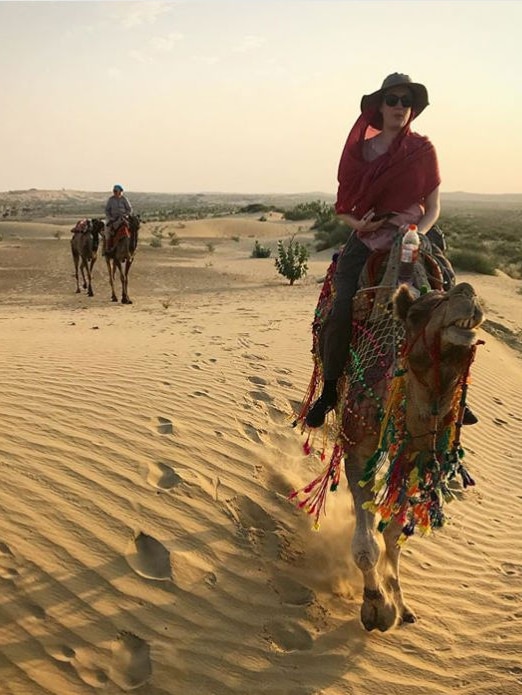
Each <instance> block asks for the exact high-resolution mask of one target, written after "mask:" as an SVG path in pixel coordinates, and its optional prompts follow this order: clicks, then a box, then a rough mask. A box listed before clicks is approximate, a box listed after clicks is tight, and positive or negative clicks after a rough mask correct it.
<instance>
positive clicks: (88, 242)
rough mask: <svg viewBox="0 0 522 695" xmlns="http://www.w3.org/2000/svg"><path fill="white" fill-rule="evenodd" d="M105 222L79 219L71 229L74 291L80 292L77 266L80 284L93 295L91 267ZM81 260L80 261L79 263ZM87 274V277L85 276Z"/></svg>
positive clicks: (88, 293) (94, 260)
mask: <svg viewBox="0 0 522 695" xmlns="http://www.w3.org/2000/svg"><path fill="white" fill-rule="evenodd" d="M104 227H105V224H104V222H103V220H100V219H96V218H94V219H84V220H79V221H78V222H77V223H76V225H75V226H74V227H73V228H72V229H71V232H72V233H73V236H72V237H71V252H72V257H73V261H74V272H75V276H76V293H77V294H79V293H80V281H79V277H78V266H79V267H80V271H81V274H82V280H83V283H82V286H83V289H84V290H85V289H86V290H87V295H88V296H89V297H93V296H94V292H93V289H92V269H93V267H94V264H95V263H96V258H97V252H98V246H99V243H100V236H99V235H100V233H101V232H103V229H104ZM80 261H81V263H80ZM86 276H87V277H86Z"/></svg>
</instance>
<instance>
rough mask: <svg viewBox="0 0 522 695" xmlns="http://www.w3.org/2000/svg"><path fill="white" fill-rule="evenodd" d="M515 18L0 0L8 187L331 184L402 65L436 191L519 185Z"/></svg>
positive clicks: (431, 1) (3, 173)
mask: <svg viewBox="0 0 522 695" xmlns="http://www.w3.org/2000/svg"><path fill="white" fill-rule="evenodd" d="M521 27H522V3H521V2H517V1H505V0H492V1H487V0H484V1H480V0H478V1H471V0H452V1H446V0H403V1H395V0H386V1H384V0H363V1H361V2H359V1H358V0H353V1H350V0H337V1H335V0H171V1H169V2H155V1H152V0H148V1H146V2H132V1H128V0H126V1H125V2H120V1H119V0H105V1H103V0H102V1H94V2H72V1H69V2H67V1H62V2H47V1H39V2H12V1H6V0H4V1H1V0H0V83H1V84H2V92H3V97H2V106H1V113H2V119H1V127H0V152H1V153H2V167H1V168H0V190H9V189H18V188H30V187H34V188H51V189H52V188H74V189H83V190H109V189H110V187H111V186H112V184H113V183H114V182H115V181H121V182H122V183H123V184H124V186H125V187H126V188H127V189H130V190H141V191H156V192H160V191H164V192H186V191H193V192H194V191H221V192H250V193H268V192H274V193H275V192H280V193H294V192H307V191H324V192H329V193H334V192H335V190H336V173H337V164H338V161H339V156H340V154H341V150H342V147H343V145H344V141H345V139H346V136H347V133H348V131H349V129H350V127H351V125H352V124H353V122H354V120H355V119H356V117H357V116H358V114H359V103H360V98H361V96H362V95H363V94H368V93H370V92H373V91H375V90H376V89H378V88H379V87H380V85H381V83H382V80H383V79H384V77H385V76H386V75H387V74H389V73H391V72H395V71H398V72H405V73H408V74H409V75H410V76H411V77H412V79H414V80H415V81H419V82H422V83H424V84H425V85H426V86H427V88H428V92H429V96H430V103H431V105H430V106H429V107H428V108H427V109H426V111H425V112H424V113H423V114H421V116H420V117H419V118H418V120H416V121H415V122H414V130H417V131H418V132H420V133H423V134H425V135H428V136H429V137H430V138H431V140H432V141H433V143H434V144H435V146H436V148H437V151H438V154H439V160H440V168H441V174H442V186H441V188H442V190H443V191H455V190H460V191H463V190H465V191H470V192H475V193H522V175H521V173H520V155H521V153H522V128H521V127H520V123H521V121H522V80H521V78H520V73H521V68H522V52H521V49H520V31H521Z"/></svg>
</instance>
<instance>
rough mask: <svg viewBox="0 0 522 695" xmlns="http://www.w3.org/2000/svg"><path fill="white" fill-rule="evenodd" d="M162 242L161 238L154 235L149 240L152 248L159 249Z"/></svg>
mask: <svg viewBox="0 0 522 695" xmlns="http://www.w3.org/2000/svg"><path fill="white" fill-rule="evenodd" d="M162 244H163V240H162V239H161V237H159V236H154V237H152V239H151V240H150V245H151V246H152V248H153V249H159V248H160V246H161V245H162Z"/></svg>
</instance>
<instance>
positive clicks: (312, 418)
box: [305, 393, 337, 427]
mask: <svg viewBox="0 0 522 695" xmlns="http://www.w3.org/2000/svg"><path fill="white" fill-rule="evenodd" d="M336 403H337V395H336V394H335V396H332V395H326V394H324V393H323V394H321V395H320V396H319V398H318V399H317V400H316V402H315V403H314V404H313V405H312V407H311V408H310V410H309V411H308V413H307V415H306V417H305V422H306V424H307V425H308V427H321V425H324V421H325V418H326V414H327V413H329V412H330V410H333V409H334V408H335V405H336Z"/></svg>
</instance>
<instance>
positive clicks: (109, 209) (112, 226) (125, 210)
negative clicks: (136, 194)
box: [105, 183, 132, 252]
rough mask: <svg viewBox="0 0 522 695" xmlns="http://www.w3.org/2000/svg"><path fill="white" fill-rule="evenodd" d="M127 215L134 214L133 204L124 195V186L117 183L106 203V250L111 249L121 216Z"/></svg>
mask: <svg viewBox="0 0 522 695" xmlns="http://www.w3.org/2000/svg"><path fill="white" fill-rule="evenodd" d="M125 215H132V205H131V204H130V203H129V201H128V200H127V198H126V197H125V196H124V195H123V186H121V185H120V184H119V183H116V184H115V185H114V186H113V188H112V195H111V197H110V198H109V199H108V200H107V203H106V205H105V217H106V222H105V224H106V230H107V234H106V245H105V252H107V251H110V248H111V245H112V238H113V236H114V232H115V231H116V229H117V228H118V227H119V222H120V220H121V218H122V217H124V216H125Z"/></svg>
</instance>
